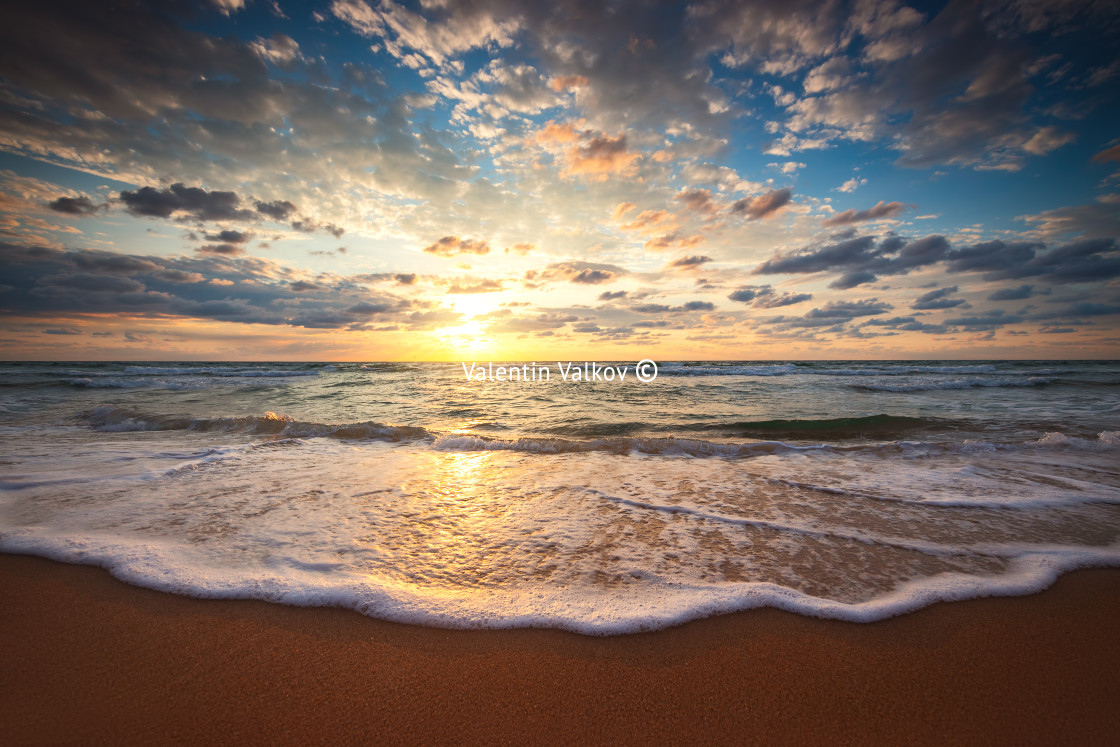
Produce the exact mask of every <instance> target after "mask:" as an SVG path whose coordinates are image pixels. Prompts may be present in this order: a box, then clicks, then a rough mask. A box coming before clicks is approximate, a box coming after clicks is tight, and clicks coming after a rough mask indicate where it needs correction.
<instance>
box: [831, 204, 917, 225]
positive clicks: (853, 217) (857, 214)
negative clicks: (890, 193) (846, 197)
mask: <svg viewBox="0 0 1120 747" xmlns="http://www.w3.org/2000/svg"><path fill="white" fill-rule="evenodd" d="M905 209H906V205H904V204H903V203H901V202H883V201H882V200H880V201H879V202H877V203H876V204H875V205H873V206H872V207H869V208H867V209H866V210H855V209H852V210H845V211H844V212H842V213H837V214H836V215H834V216H832V217H831V218H825V219H824V220H823V221H821V225H822V226H847V225H850V224H852V223H862V222H863V221H868V220H876V219H879V218H893V217H894V216H896V215H898V214H899V213H901V212H902V211H903V210H905Z"/></svg>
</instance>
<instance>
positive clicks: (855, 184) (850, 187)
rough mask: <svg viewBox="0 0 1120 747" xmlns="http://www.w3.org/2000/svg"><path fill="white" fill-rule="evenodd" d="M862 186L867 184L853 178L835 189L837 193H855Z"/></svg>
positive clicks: (863, 180) (862, 180) (865, 181)
mask: <svg viewBox="0 0 1120 747" xmlns="http://www.w3.org/2000/svg"><path fill="white" fill-rule="evenodd" d="M864 184H867V180H866V179H861V178H858V177H855V176H853V177H852V178H851V179H849V180H848V181H846V182H844V183H843V184H841V185H840V186H839V187H837V188H836V191H837V192H855V191H856V190H857V189H859V188H860V187H862V186H863V185H864Z"/></svg>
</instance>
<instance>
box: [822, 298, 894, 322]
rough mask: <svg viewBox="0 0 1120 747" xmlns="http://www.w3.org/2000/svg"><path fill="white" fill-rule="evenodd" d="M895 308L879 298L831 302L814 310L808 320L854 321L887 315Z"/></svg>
mask: <svg viewBox="0 0 1120 747" xmlns="http://www.w3.org/2000/svg"><path fill="white" fill-rule="evenodd" d="M893 308H894V307H893V306H891V305H890V304H889V303H886V302H885V301H880V300H879V299H877V298H868V299H864V300H862V301H830V302H829V303H827V304H825V306H823V307H822V308H817V309H813V310H812V311H810V312H809V313H808V314H806V315H805V316H806V318H809V319H854V318H856V317H860V316H874V315H876V314H885V313H887V312H888V311H890V310H891V309H893Z"/></svg>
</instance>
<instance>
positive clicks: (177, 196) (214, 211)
mask: <svg viewBox="0 0 1120 747" xmlns="http://www.w3.org/2000/svg"><path fill="white" fill-rule="evenodd" d="M120 200H121V202H123V203H124V204H125V209H127V210H128V212H130V213H132V214H133V215H135V216H139V217H151V218H170V217H171V216H172V215H176V214H180V215H181V214H186V216H187V217H189V218H193V219H195V220H199V221H221V220H252V219H253V218H255V217H256V216H255V214H254V213H253V211H252V210H246V209H243V208H241V198H240V197H238V196H237V194H236V193H235V192H221V191H213V192H208V191H206V190H205V189H202V188H201V187H187V186H184V185H183V184H182V183H176V184H172V185H171V186H170V187H168V188H166V189H156V188H155V187H141V188H140V189H137V190H133V191H124V192H121V193H120Z"/></svg>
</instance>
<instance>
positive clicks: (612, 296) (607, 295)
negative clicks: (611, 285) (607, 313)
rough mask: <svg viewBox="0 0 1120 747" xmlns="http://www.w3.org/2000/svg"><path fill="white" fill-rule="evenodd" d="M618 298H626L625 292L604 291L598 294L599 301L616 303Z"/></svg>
mask: <svg viewBox="0 0 1120 747" xmlns="http://www.w3.org/2000/svg"><path fill="white" fill-rule="evenodd" d="M620 298H626V291H604V292H603V293H600V294H599V300H600V301H616V300H618V299H620Z"/></svg>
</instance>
